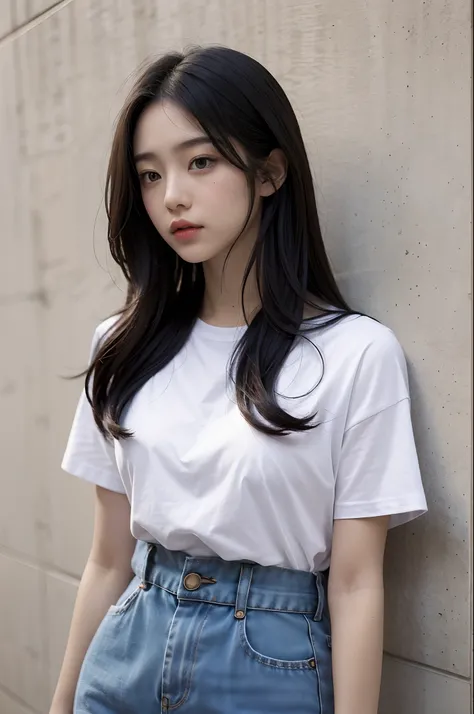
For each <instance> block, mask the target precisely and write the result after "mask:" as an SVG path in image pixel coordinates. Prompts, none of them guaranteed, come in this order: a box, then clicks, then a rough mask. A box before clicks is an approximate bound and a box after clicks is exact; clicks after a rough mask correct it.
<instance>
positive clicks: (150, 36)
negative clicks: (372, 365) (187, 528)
mask: <svg viewBox="0 0 474 714" xmlns="http://www.w3.org/2000/svg"><path fill="white" fill-rule="evenodd" d="M0 38H2V39H0V88H1V92H0V166H1V167H2V170H1V171H0V215H1V216H2V236H1V239H0V240H1V246H2V256H3V260H2V261H0V321H1V325H2V351H1V353H0V354H1V362H0V400H1V413H2V428H1V429H0V449H1V453H2V457H3V458H2V461H3V468H2V469H1V472H0V480H1V491H2V494H3V497H2V499H0V582H1V589H0V711H1V714H24V712H30V713H31V712H35V713H37V714H40V713H45V712H47V709H48V702H49V698H50V696H51V692H52V689H53V687H54V683H55V680H56V676H57V672H58V668H59V665H60V661H61V657H62V653H63V649H64V644H65V638H66V634H67V629H68V624H69V618H70V614H71V611H72V607H73V602H74V596H75V591H76V587H77V582H78V578H79V576H80V573H81V570H82V567H83V565H84V562H85V558H86V555H87V551H88V547H89V543H90V533H91V527H92V513H91V503H92V493H91V489H90V487H89V486H87V485H85V484H82V483H80V482H76V480H74V479H72V478H71V477H67V476H65V475H64V474H62V473H61V472H60V469H59V463H60V459H61V455H62V451H63V448H64V445H65V440H66V437H67V433H68V429H69V426H70V421H71V418H72V414H73V410H74V407H75V403H76V399H77V396H78V393H79V389H80V385H79V383H78V382H66V381H64V380H62V379H61V378H60V375H66V374H71V373H72V372H74V371H78V370H80V369H82V368H83V366H84V364H85V360H86V357H87V353H88V349H89V342H90V337H91V333H92V329H93V327H94V325H95V324H96V322H98V321H99V320H100V319H101V318H102V317H103V316H104V315H105V314H107V313H108V312H109V311H110V310H111V309H112V307H113V306H115V305H117V304H119V303H120V300H121V293H120V281H119V286H118V287H116V286H115V285H114V282H113V280H112V279H111V277H110V275H109V272H108V271H111V274H112V276H113V277H114V279H116V277H117V274H116V271H115V270H114V268H113V266H111V264H110V263H111V260H110V258H107V254H106V245H105V220H104V212H103V209H102V207H101V195H102V191H103V185H104V172H105V163H106V160H107V152H108V148H109V143H110V136H111V126H112V123H113V120H114V118H115V115H116V112H117V110H118V108H119V106H120V102H121V100H122V98H123V96H124V93H125V90H126V88H127V86H128V84H127V82H128V79H129V76H130V73H131V72H132V70H133V69H134V68H135V67H136V66H137V64H138V63H139V62H141V61H142V60H143V59H144V58H145V57H147V56H149V55H150V54H157V53H160V52H162V51H164V50H167V49H171V48H182V47H183V46H186V45H188V44H191V43H196V42H197V43H210V42H213V43H214V42H217V43H221V44H228V45H231V46H233V47H235V48H237V49H241V50H243V51H246V52H248V53H250V54H252V55H254V56H255V57H256V58H257V59H259V60H261V61H262V62H263V63H264V64H266V65H267V66H268V67H269V69H270V70H271V71H273V72H274V74H275V75H276V76H277V77H278V79H279V80H280V81H281V83H282V84H283V86H284V87H285V89H286V90H287V92H288V94H289V96H290V99H291V100H292V102H293V105H294V107H295V109H296V112H297V115H298V117H299V119H300V121H301V125H302V129H303V132H304V135H305V139H306V141H307V146H308V149H309V153H310V157H311V162H312V165H313V167H314V175H315V181H316V186H317V194H318V198H319V206H320V212H321V217H322V224H323V229H324V234H325V238H326V242H327V245H328V248H329V252H330V256H331V260H332V262H333V265H334V267H335V270H336V272H337V275H338V279H339V281H340V283H341V286H342V287H343V289H344V291H345V293H346V294H347V296H348V297H349V298H350V299H351V300H352V301H353V302H354V304H355V305H356V306H357V307H358V308H360V309H363V310H365V311H368V312H370V313H371V314H373V315H374V316H375V317H377V318H379V319H381V320H382V321H384V322H385V323H386V324H388V325H389V326H391V327H392V328H393V329H394V330H395V331H396V333H397V335H398V337H399V339H400V340H401V342H402V344H403V346H404V348H405V351H406V353H407V357H408V360H409V365H410V376H411V383H412V395H413V410H414V420H415V429H416V436H417V442H418V446H419V453H420V460H421V465H422V470H423V476H424V482H425V485H426V489H427V494H428V499H429V505H430V509H431V510H430V514H429V516H427V517H425V518H423V519H421V520H419V521H417V522H415V523H414V524H413V525H409V526H407V527H403V528H401V529H399V530H398V531H396V532H394V533H393V534H391V535H390V539H389V546H388V554H387V567H386V572H387V627H386V651H387V657H386V665H385V671H384V685H383V694H382V702H381V714H395V713H396V714H399V712H403V713H404V714H444V713H445V712H447V711H449V712H450V714H467V713H468V711H469V702H470V691H471V690H470V687H471V673H472V660H471V632H472V624H471V620H470V609H471V607H472V600H471V594H470V592H471V591H470V584H471V573H470V562H471V559H470V549H471V548H472V541H471V537H472V535H471V534H472V531H471V529H470V523H471V522H472V511H471V503H472V486H471V480H470V448H471V436H470V420H471V416H472V415H471V399H470V389H471V384H470V377H469V374H470V369H469V360H470V341H471V328H470V326H469V317H470V311H471V261H472V255H471V242H472V228H471V225H470V218H471V210H472V203H471V190H472V183H471V178H470V168H471V167H470V156H471V148H472V147H471V136H470V134H471V130H470V126H471V91H470V57H471V51H472V39H471V10H470V5H469V3H467V2H461V1H460V0H459V1H458V2H453V1H452V0H451V1H448V0H426V1H425V2H423V3H422V2H420V3H414V2H412V1H411V0H400V1H399V2H398V3H393V2H390V1H389V0H364V1H363V0H352V1H351V2H349V1H348V0H333V1H332V2H331V3H319V4H318V3H314V2H313V0H311V1H310V0H273V1H272V2H270V0H239V2H235V1H234V0H209V2H204V0H175V1H174V2H173V3H167V2H165V1H164V0H154V1H153V0H134V1H133V2H131V1H130V2H127V1H126V0H120V1H118V0H65V1H63V2H59V3H53V2H47V1H46V0H30V1H29V2H28V1H27V0H21V1H19V0H18V1H17V2H11V3H9V2H5V3H1V4H0ZM94 251H95V253H96V255H95V254H94Z"/></svg>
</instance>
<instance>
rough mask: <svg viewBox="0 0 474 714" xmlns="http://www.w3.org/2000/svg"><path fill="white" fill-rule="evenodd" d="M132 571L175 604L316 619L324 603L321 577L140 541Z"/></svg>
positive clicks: (317, 574) (321, 574)
mask: <svg viewBox="0 0 474 714" xmlns="http://www.w3.org/2000/svg"><path fill="white" fill-rule="evenodd" d="M133 570H134V572H135V574H136V575H137V576H138V577H140V578H141V580H142V587H144V588H146V587H147V586H152V585H155V586H157V587H160V588H163V589H164V590H167V591H168V592H170V593H172V594H173V595H175V596H176V597H177V598H178V599H179V600H189V601H194V602H206V603H211V604H214V605H228V606H231V607H234V609H235V616H236V617H237V618H241V617H245V614H246V612H247V609H251V610H272V611H281V612H299V613H303V614H306V615H311V616H312V617H313V618H314V619H315V620H320V619H321V617H322V614H323V610H324V606H325V600H326V597H325V595H326V576H325V574H324V573H307V572H303V571H300V570H289V569H286V568H278V567H274V566H262V565H256V564H255V563H250V562H245V561H243V562H238V561H225V560H222V559H221V558H218V557H202V558H201V557H199V558H196V557H192V556H188V555H186V553H182V552H180V551H170V550H167V549H166V548H163V546H161V545H157V544H155V543H145V542H144V541H139V542H138V543H137V548H136V550H135V555H134V557H133Z"/></svg>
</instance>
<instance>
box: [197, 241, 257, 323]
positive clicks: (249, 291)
mask: <svg viewBox="0 0 474 714" xmlns="http://www.w3.org/2000/svg"><path fill="white" fill-rule="evenodd" d="M254 243H255V236H252V235H249V234H247V235H243V236H241V238H240V239H239V240H238V242H237V243H236V245H235V246H234V247H233V248H232V250H231V252H230V254H228V252H227V253H225V254H224V255H219V256H216V257H215V258H213V259H212V260H209V261H207V262H206V263H203V269H204V279H205V283H206V287H205V291H204V299H203V304H202V310H201V314H200V317H201V319H202V320H204V321H205V322H209V323H210V324H213V325H216V326H219V327H234V326H237V325H244V324H245V323H246V319H245V318H247V320H248V321H250V320H251V319H252V317H253V315H254V313H255V312H256V311H257V310H258V309H259V307H260V297H259V294H258V289H257V281H256V277H255V266H254V267H253V268H252V271H251V273H250V275H249V277H248V280H247V283H246V286H245V292H244V310H245V314H244V310H243V309H242V281H243V278H244V273H245V269H246V267H247V264H248V261H249V258H250V254H251V252H252V249H253V246H254ZM226 258H227V260H226Z"/></svg>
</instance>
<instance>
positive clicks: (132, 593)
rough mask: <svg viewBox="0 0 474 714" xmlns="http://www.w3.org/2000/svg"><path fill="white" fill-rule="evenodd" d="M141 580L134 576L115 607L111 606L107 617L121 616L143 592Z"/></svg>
mask: <svg viewBox="0 0 474 714" xmlns="http://www.w3.org/2000/svg"><path fill="white" fill-rule="evenodd" d="M141 585H142V583H141V579H140V578H139V577H138V576H137V575H136V576H135V577H134V578H133V579H132V580H131V581H130V583H129V584H128V585H127V587H126V588H125V590H124V592H123V593H122V595H121V596H120V597H119V599H118V601H117V603H116V604H115V605H111V606H110V607H109V609H108V612H107V615H123V614H124V613H125V612H127V610H128V609H129V608H130V607H131V605H132V603H134V602H135V600H136V599H137V597H138V596H139V595H140V593H142V592H143V589H142V587H141Z"/></svg>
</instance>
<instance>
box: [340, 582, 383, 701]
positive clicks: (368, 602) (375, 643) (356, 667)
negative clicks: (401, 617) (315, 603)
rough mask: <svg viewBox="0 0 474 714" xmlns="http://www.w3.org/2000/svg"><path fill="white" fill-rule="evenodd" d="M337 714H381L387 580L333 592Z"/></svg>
mask: <svg viewBox="0 0 474 714" xmlns="http://www.w3.org/2000/svg"><path fill="white" fill-rule="evenodd" d="M329 607H330V612H331V626H332V657H333V676H334V697H335V714H377V711H378V702H379V693H380V679H381V672H382V655H383V608H384V593H383V581H382V577H380V581H379V582H375V583H371V584H369V585H364V586H363V587H356V588H353V589H348V590H346V591H345V590H342V591H339V592H338V591H336V592H332V593H331V592H330V594H329Z"/></svg>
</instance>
